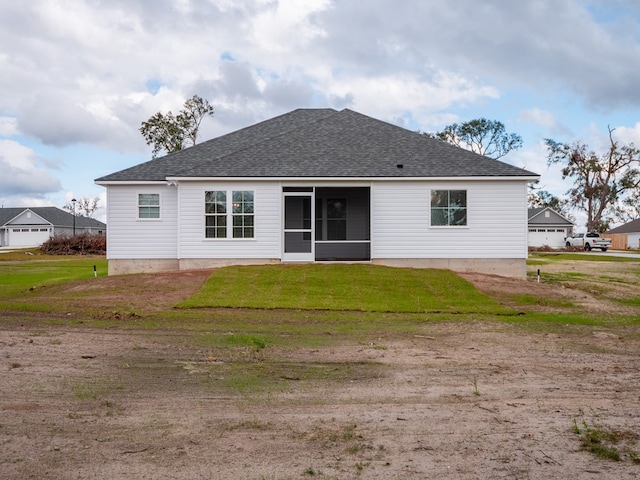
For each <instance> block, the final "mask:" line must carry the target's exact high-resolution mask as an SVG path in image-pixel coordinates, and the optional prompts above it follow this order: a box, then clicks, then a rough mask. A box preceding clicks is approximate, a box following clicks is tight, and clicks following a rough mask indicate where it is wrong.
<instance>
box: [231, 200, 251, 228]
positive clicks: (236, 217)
mask: <svg viewBox="0 0 640 480" xmlns="http://www.w3.org/2000/svg"><path fill="white" fill-rule="evenodd" d="M232 195H233V208H232V213H233V238H253V192H252V191H250V190H241V191H234V192H233V194H232Z"/></svg>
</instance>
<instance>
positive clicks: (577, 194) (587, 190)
mask: <svg viewBox="0 0 640 480" xmlns="http://www.w3.org/2000/svg"><path fill="white" fill-rule="evenodd" d="M608 130H609V143H610V146H609V149H608V150H607V151H606V152H605V153H602V154H597V153H596V152H594V151H592V150H589V148H588V147H587V145H586V144H583V143H574V144H573V145H567V144H566V143H559V142H556V141H554V140H551V139H548V138H547V139H546V140H545V143H546V145H547V149H548V155H549V156H548V160H547V161H548V164H549V165H556V164H557V165H561V166H562V178H563V180H564V179H567V178H568V179H571V180H573V186H572V187H571V188H570V189H569V190H568V192H567V195H568V196H569V204H570V205H571V206H573V207H576V208H578V209H580V210H583V211H584V212H586V214H587V224H586V227H587V230H588V231H604V230H606V228H607V227H608V225H609V224H610V223H611V218H606V215H608V214H615V211H616V209H617V208H618V207H619V202H620V201H624V199H625V198H633V195H634V194H635V195H637V189H638V188H639V186H640V170H639V167H640V150H638V149H637V148H636V147H635V146H634V145H633V144H629V145H620V144H619V143H618V141H616V140H614V138H613V131H614V130H613V129H611V128H610V127H609V128H608Z"/></svg>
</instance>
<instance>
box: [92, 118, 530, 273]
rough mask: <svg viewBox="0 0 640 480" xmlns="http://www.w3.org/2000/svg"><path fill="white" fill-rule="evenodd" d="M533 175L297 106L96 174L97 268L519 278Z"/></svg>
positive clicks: (400, 131) (384, 126) (392, 128)
mask: <svg viewBox="0 0 640 480" xmlns="http://www.w3.org/2000/svg"><path fill="white" fill-rule="evenodd" d="M537 178H539V176H538V175H537V174H535V173H532V172H529V171H526V170H523V169H521V168H518V167H515V166H513V165H509V164H507V163H504V162H501V161H498V160H494V159H491V158H488V157H485V156H482V155H478V154H475V153H472V152H469V151H467V150H463V149H461V148H458V147H455V146H452V145H449V144H447V143H445V142H443V141H441V140H437V139H433V138H428V137H427V136H425V135H422V134H420V133H417V132H413V131H409V130H406V129H404V128H400V127H398V126H396V125H392V124H389V123H387V122H383V121H380V120H377V119H375V118H371V117H368V116H366V115H362V114H360V113H357V112H354V111H352V110H348V109H345V110H341V111H336V110H333V109H299V110H294V111H292V112H289V113H287V114H284V115H280V116H278V117H275V118H272V119H270V120H266V121H263V122H260V123H258V124H255V125H252V126H249V127H247V128H243V129H241V130H237V131H234V132H231V133H229V134H226V135H222V136H220V137H217V138H214V139H211V140H208V141H205V142H202V143H199V144H198V145H195V146H193V147H190V148H186V149H184V150H181V151H179V152H175V153H172V154H169V155H166V156H164V157H161V158H157V159H154V160H151V161H148V162H145V163H142V164H139V165H136V166H133V167H131V168H128V169H125V170H121V171H119V172H115V173H112V174H110V175H106V176H104V177H101V178H98V179H96V180H95V182H96V183H97V184H98V185H102V186H104V187H106V189H107V223H108V225H109V230H108V231H107V259H108V260H109V274H123V273H136V272H153V271H169V270H189V269H195V268H212V267H216V266H222V265H231V264H236V265H238V264H267V263H285V262H336V261H337V262H348V261H359V262H370V263H374V264H380V265H390V266H408V267H431V268H447V269H451V270H456V271H475V272H485V273H494V274H500V275H508V276H514V277H520V278H523V277H525V276H526V259H527V255H528V249H527V183H528V182H530V181H533V180H536V179H537ZM496 218H499V221H496Z"/></svg>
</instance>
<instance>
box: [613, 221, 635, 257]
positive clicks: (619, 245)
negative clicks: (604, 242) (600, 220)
mask: <svg viewBox="0 0 640 480" xmlns="http://www.w3.org/2000/svg"><path fill="white" fill-rule="evenodd" d="M605 236H611V237H612V238H611V240H612V242H614V243H613V247H612V248H615V249H616V250H627V249H636V248H637V249H640V218H639V219H636V220H633V221H631V222H629V223H625V224H624V225H620V226H619V227H616V228H614V229H612V230H609V231H608V232H605Z"/></svg>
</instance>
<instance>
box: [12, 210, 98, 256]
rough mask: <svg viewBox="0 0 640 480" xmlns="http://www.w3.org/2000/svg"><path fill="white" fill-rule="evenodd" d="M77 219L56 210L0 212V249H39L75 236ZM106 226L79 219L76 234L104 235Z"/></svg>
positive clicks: (86, 219) (83, 218) (90, 219)
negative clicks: (59, 237) (60, 238)
mask: <svg viewBox="0 0 640 480" xmlns="http://www.w3.org/2000/svg"><path fill="white" fill-rule="evenodd" d="M73 231H74V216H73V215H72V214H71V213H69V212H65V211H64V210H61V209H59V208H57V207H30V208H27V207H23V208H4V207H2V208H0V247H16V248H27V247H37V246H39V245H41V244H42V243H44V242H46V241H47V240H48V239H49V237H52V236H53V235H62V234H67V235H72V234H73ZM106 231H107V225H106V224H104V223H103V222H100V221H98V220H96V219H94V218H89V217H83V216H80V215H76V217H75V232H76V234H81V233H95V234H105V233H106Z"/></svg>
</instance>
